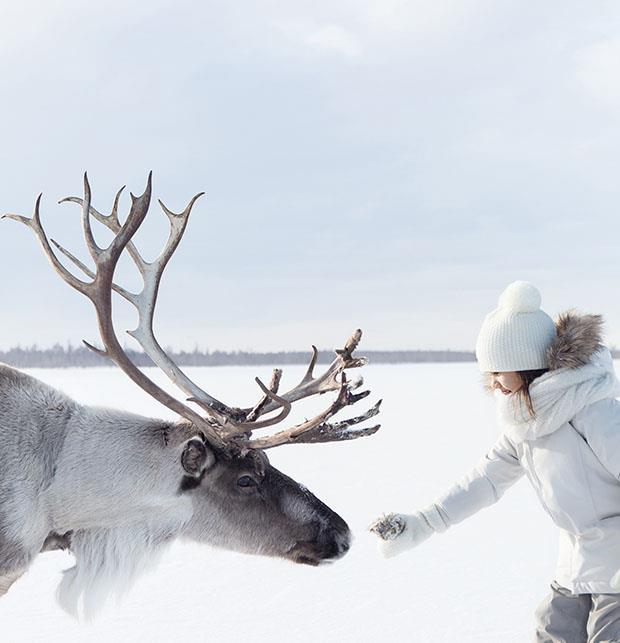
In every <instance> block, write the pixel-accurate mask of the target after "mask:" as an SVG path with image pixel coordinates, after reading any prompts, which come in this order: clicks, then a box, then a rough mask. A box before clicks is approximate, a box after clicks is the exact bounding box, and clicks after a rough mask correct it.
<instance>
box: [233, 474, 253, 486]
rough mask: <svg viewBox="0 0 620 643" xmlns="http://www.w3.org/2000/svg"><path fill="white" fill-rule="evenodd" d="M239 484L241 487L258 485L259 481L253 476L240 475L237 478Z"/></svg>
mask: <svg viewBox="0 0 620 643" xmlns="http://www.w3.org/2000/svg"><path fill="white" fill-rule="evenodd" d="M237 484H238V485H239V486H240V487H257V486H258V483H257V482H256V480H254V478H253V477H252V476H247V475H246V476H240V477H239V478H237Z"/></svg>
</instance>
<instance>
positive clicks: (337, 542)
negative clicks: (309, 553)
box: [318, 525, 351, 560]
mask: <svg viewBox="0 0 620 643" xmlns="http://www.w3.org/2000/svg"><path fill="white" fill-rule="evenodd" d="M318 545H319V548H320V551H321V558H322V559H323V560H330V559H334V558H341V557H342V556H344V555H345V554H346V553H347V552H348V551H349V548H350V547H351V532H350V531H349V528H348V527H347V526H346V525H345V528H344V529H342V528H340V529H325V530H324V531H322V532H321V534H320V535H319V539H318Z"/></svg>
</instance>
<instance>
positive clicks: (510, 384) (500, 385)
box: [491, 371, 523, 395]
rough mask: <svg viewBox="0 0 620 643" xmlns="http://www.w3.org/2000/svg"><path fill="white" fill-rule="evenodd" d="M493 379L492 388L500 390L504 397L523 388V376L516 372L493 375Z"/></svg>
mask: <svg viewBox="0 0 620 643" xmlns="http://www.w3.org/2000/svg"><path fill="white" fill-rule="evenodd" d="M491 378H492V379H491V386H492V388H493V389H499V390H500V391H501V392H502V393H503V394H504V395H510V394H511V393H515V392H516V391H518V390H519V389H521V388H523V381H522V380H521V376H520V375H519V374H518V373H517V372H516V371H505V372H503V373H491Z"/></svg>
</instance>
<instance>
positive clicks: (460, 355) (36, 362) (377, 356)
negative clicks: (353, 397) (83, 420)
mask: <svg viewBox="0 0 620 643" xmlns="http://www.w3.org/2000/svg"><path fill="white" fill-rule="evenodd" d="M126 353H127V355H128V356H129V357H130V358H131V360H132V361H133V362H134V364H137V365H138V366H153V363H152V362H151V360H150V359H149V358H148V357H147V356H146V355H145V354H144V353H142V352H140V351H135V350H131V349H126ZM168 354H169V355H170V356H171V357H172V359H173V360H174V361H175V362H176V363H177V364H178V365H179V366H264V365H269V366H271V365H274V366H279V365H281V366H284V365H286V364H307V363H308V361H309V358H310V352H309V351H281V352H267V353H258V352H256V353H255V352H249V351H202V350H198V349H195V350H193V351H173V350H169V351H168ZM359 354H360V355H363V356H365V357H367V358H368V360H369V361H370V363H371V364H411V363H416V362H473V361H474V360H475V356H474V353H473V351H454V350H428V351H423V350H407V351H405V350H402V351H364V350H360V351H359ZM612 355H613V356H614V358H620V350H616V349H612ZM333 359H334V352H333V351H328V350H321V351H319V356H318V362H319V363H321V364H326V363H329V362H331V361H332V360H333ZM0 362H5V363H6V364H11V365H12V366H17V367H19V368H35V367H41V368H67V367H71V366H110V365H111V362H110V361H109V360H107V359H105V358H103V357H101V356H99V355H97V354H96V353H94V352H93V351H91V350H89V349H88V348H86V347H85V346H78V347H74V346H61V345H56V346H52V348H38V347H36V346H31V347H29V348H21V347H17V348H11V349H9V350H7V351H0Z"/></svg>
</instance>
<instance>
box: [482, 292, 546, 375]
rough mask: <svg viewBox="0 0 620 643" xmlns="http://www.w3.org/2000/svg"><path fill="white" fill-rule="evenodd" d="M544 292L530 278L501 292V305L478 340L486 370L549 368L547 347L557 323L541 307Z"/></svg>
mask: <svg viewBox="0 0 620 643" xmlns="http://www.w3.org/2000/svg"><path fill="white" fill-rule="evenodd" d="M540 302H541V297H540V292H539V291H538V289H537V288H536V287H534V286H533V285H532V284H531V283H529V282H527V281H513V282H512V283H511V284H510V285H509V286H508V287H507V288H506V290H504V292H503V293H502V294H501V295H500V297H499V301H498V305H497V308H496V309H495V310H493V311H492V312H490V313H489V314H488V315H487V316H486V317H485V318H484V322H483V324H482V328H481V329H480V334H479V335H478V340H477V341H476V359H477V360H478V366H479V368H480V370H481V371H482V372H488V373H495V372H505V371H529V370H534V369H539V368H547V367H548V364H547V349H548V348H549V346H550V345H551V342H552V341H553V340H554V338H555V336H556V330H555V324H554V322H553V320H552V319H551V317H549V315H547V313H546V312H544V311H543V310H541V309H540Z"/></svg>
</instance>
